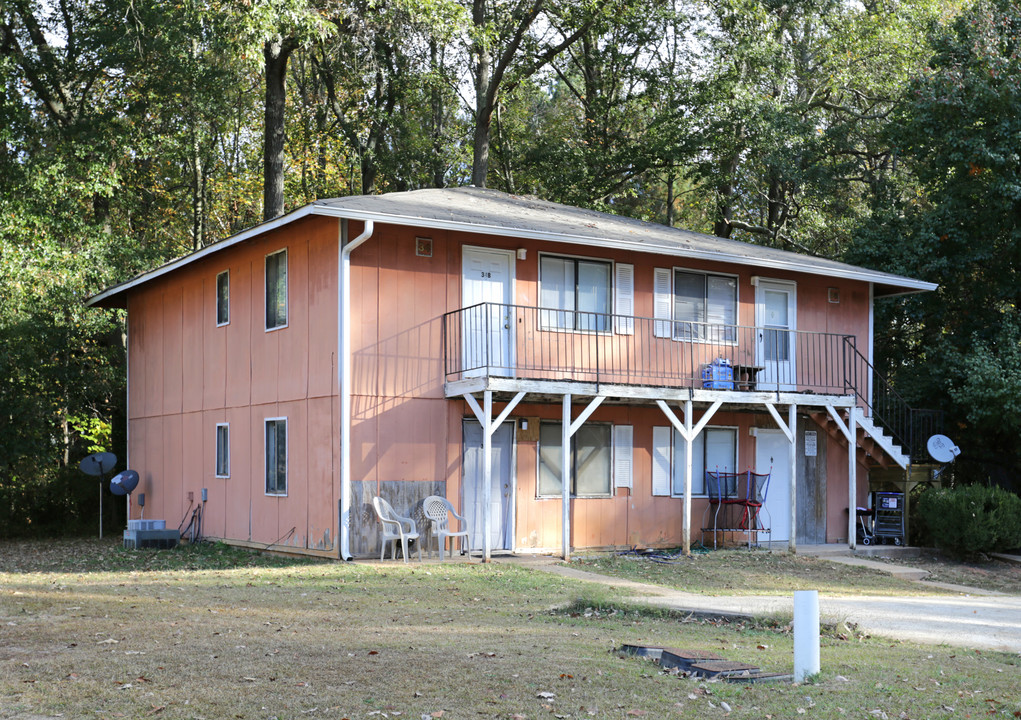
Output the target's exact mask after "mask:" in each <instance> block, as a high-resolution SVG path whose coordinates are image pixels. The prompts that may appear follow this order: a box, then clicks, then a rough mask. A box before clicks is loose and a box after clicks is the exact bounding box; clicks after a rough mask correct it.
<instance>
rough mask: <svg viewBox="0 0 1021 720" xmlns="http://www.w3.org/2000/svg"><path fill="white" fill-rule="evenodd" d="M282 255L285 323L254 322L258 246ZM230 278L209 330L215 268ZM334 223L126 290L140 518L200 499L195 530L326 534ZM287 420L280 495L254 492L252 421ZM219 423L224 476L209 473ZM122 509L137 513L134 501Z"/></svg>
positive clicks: (333, 504) (307, 540) (330, 479)
mask: <svg viewBox="0 0 1021 720" xmlns="http://www.w3.org/2000/svg"><path fill="white" fill-rule="evenodd" d="M282 248H286V249H287V254H288V318H287V320H288V322H287V326H286V327H284V328H280V329H277V330H272V331H266V330H264V327H265V315H264V308H265V271H264V264H265V256H266V255H267V254H268V253H272V252H274V251H276V250H279V249H282ZM224 270H227V271H229V277H230V321H229V323H228V324H226V325H223V326H221V327H217V322H216V276H217V275H218V274H219V273H221V272H223V271H224ZM336 298H337V222H336V221H335V220H329V219H323V218H311V219H307V220H303V221H300V222H297V223H294V224H292V225H291V226H289V227H288V228H287V229H286V230H279V231H276V232H271V233H267V234H266V235H264V236H262V237H260V238H259V239H258V240H256V241H253V242H251V243H246V244H243V245H241V246H239V247H236V248H232V250H231V251H230V252H228V253H220V254H216V255H213V256H212V257H209V258H207V259H205V260H203V261H201V262H197V263H194V264H192V265H190V266H188V267H187V268H184V269H182V270H180V271H178V272H175V273H172V274H169V275H166V276H164V277H161V278H158V279H156V280H154V281H153V282H150V283H147V284H146V285H144V286H142V287H141V288H139V289H138V290H136V291H134V292H132V293H131V294H130V295H129V296H128V363H129V368H128V372H129V378H130V381H129V388H130V390H129V398H128V403H129V422H130V428H129V447H128V454H129V462H130V464H131V466H132V467H134V468H138V469H139V470H140V474H141V479H140V483H139V487H138V489H137V490H136V493H135V497H136V498H137V494H138V493H145V497H146V505H145V509H144V511H145V516H146V517H150V518H163V519H165V520H166V521H167V525H168V527H174V526H176V525H177V524H178V523H181V522H185V521H187V520H188V518H189V517H190V513H191V512H192V510H194V508H195V507H196V506H197V505H199V504H201V491H202V489H203V488H205V489H206V490H207V492H208V501H207V502H206V503H205V505H204V508H203V533H204V534H205V535H206V536H209V537H216V538H224V539H230V540H236V541H242V542H252V543H258V544H272V543H277V544H280V545H285V546H288V547H293V548H296V549H302V550H311V551H315V550H332V549H333V548H334V547H335V542H336V534H337V502H338V500H339V492H338V488H339V477H340V475H339V462H338V459H337V454H338V447H337V441H336V438H337V433H338V404H337V370H336V354H337V301H336ZM275 417H286V418H287V434H288V473H287V494H286V496H283V497H278V496H271V495H267V494H266V492H265V459H264V458H265V454H264V447H265V439H264V432H265V427H264V426H265V419H266V418H275ZM219 423H227V424H228V426H229V437H230V477H227V478H220V477H216V472H215V470H216V426H217V424H219ZM132 512H133V516H134V517H138V516H139V514H140V510H139V508H137V507H134V508H133V510H132Z"/></svg>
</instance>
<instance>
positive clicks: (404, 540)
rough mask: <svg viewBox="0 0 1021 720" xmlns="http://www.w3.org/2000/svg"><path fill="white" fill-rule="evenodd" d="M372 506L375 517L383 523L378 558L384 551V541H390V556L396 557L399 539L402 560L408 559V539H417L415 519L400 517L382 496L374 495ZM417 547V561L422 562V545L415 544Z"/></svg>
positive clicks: (380, 557) (381, 556)
mask: <svg viewBox="0 0 1021 720" xmlns="http://www.w3.org/2000/svg"><path fill="white" fill-rule="evenodd" d="M372 508H373V509H374V510H375V511H376V517H378V518H379V522H380V523H381V524H382V525H383V540H382V542H381V543H380V544H379V559H380V560H382V559H383V554H384V553H385V552H386V541H387V540H389V541H390V557H391V558H392V559H394V560H396V559H397V541H398V540H400V541H401V549H402V550H404V562H407V561H408V541H409V540H418V528H417V527H415V521H414V520H412V519H411V518H409V517H402V516H401V515H398V514H397V512H396V511H395V510H394V509H393V508H392V507H390V503H388V502H387V501H386V500H384V499H383V498H381V497H379V496H376V497H374V498H372ZM416 548H417V549H418V561H419V562H422V545H421V543H417V544H416Z"/></svg>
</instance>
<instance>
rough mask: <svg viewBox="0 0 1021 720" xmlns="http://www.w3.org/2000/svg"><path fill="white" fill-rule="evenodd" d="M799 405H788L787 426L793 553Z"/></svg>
mask: <svg viewBox="0 0 1021 720" xmlns="http://www.w3.org/2000/svg"><path fill="white" fill-rule="evenodd" d="M797 413H798V406H797V405H795V404H794V403H791V404H790V405H789V406H788V407H787V427H788V428H790V441H791V443H790V447H789V448H788V456H787V457H788V461H789V462H790V467H791V539H790V542H789V547H790V551H791V552H792V553H794V552H797V551H798V415H797Z"/></svg>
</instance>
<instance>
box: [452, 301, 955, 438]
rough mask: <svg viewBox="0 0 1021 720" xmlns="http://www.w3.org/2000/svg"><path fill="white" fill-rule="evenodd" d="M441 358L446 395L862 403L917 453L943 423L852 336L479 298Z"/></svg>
mask: <svg viewBox="0 0 1021 720" xmlns="http://www.w3.org/2000/svg"><path fill="white" fill-rule="evenodd" d="M443 363H444V373H445V381H446V382H445V392H446V395H447V396H448V397H457V396H460V395H463V394H466V393H476V392H480V391H483V390H492V391H494V392H497V393H501V394H506V393H515V392H521V391H525V392H528V393H529V394H531V395H533V396H534V395H538V396H539V399H542V396H543V395H547V396H548V399H550V400H553V399H554V398H555V396H557V395H562V394H564V393H568V392H570V393H574V394H577V395H596V394H606V395H608V396H613V397H615V398H618V399H623V400H625V401H630V402H653V401H655V400H668V401H669V400H680V399H689V398H690V399H693V400H695V401H701V402H706V403H710V402H713V401H714V400H718V399H723V400H725V401H727V402H728V403H731V404H735V405H746V406H748V407H754V406H756V405H757V406H758V407H759V408H760V409H761V407H762V404H763V403H770V402H780V403H797V404H799V405H802V406H816V407H824V406H834V407H842V408H845V409H849V408H850V407H852V406H859V407H861V408H863V410H864V413H865V416H867V417H868V418H870V422H874V423H875V425H876V426H881V427H882V428H885V429H886V430H887V432H889V433H890V434H891V435H892V436H893V438H894V439H895V440H896V441H897V442H898V443H900V444H901V445H902V446H903V447H904V448H905V449H906V450H908V451H909V452H910V453H912V454H914V455H915V457H923V456H924V455H923V451H924V443H925V439H926V438H928V437H929V435H931V434H932V433H934V432H938V431H939V428H940V427H941V425H942V422H941V417H940V415H939V414H938V413H937V412H935V411H932V410H923V409H916V408H912V407H910V406H909V405H908V404H907V402H905V401H904V399H903V398H902V397H901V396H900V395H899V394H898V393H897V391H896V390H895V389H894V388H893V387H892V386H891V385H890V383H889V382H887V380H886V379H885V378H883V376H882V375H880V374H879V373H877V372H876V371H875V368H873V367H872V365H871V364H870V363H869V361H868V359H867V358H866V357H865V356H864V355H862V354H861V353H860V352H859V351H858V347H857V339H856V338H855V337H854V336H853V335H843V334H836V333H823V332H810V331H803V330H783V329H777V328H769V327H751V326H744V325H720V324H711V323H694V322H673V321H670V320H657V319H654V318H643V317H631V316H625V315H610V314H602V313H591V312H578V311H566V310H553V309H546V308H536V307H526V306H522V305H505V304H500V303H479V304H478V305H473V306H471V307H467V308H462V309H460V310H455V311H452V312H449V313H447V314H446V315H444V317H443ZM726 366H729V367H730V369H731V370H732V371H733V380H732V381H722V382H721V381H718V380H714V379H713V378H714V374H713V373H714V371H713V368H719V367H726ZM714 383H715V384H714Z"/></svg>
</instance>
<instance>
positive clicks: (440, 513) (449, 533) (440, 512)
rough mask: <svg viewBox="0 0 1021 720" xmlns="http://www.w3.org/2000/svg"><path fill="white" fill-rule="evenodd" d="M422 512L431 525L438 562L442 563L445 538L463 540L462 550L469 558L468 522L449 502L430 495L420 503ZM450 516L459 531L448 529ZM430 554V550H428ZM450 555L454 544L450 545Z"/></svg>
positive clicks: (470, 550) (452, 552)
mask: <svg viewBox="0 0 1021 720" xmlns="http://www.w3.org/2000/svg"><path fill="white" fill-rule="evenodd" d="M422 512H423V513H425V516H426V517H427V518H429V521H430V522H431V523H432V532H433V535H434V536H435V537H436V544H437V546H438V547H439V552H440V562H443V550H444V547H445V546H446V544H447V538H458V537H462V538H464V543H463V544H464V550H462V552H467V553H468V557H471V552H472V548H471V529H470V528H469V527H468V520H467V519H466V518H464V517H462V516H461V515H458V514H457V511H455V510H454V506H453V505H451V504H450V501H449V500H447V499H446V498H444V497H440V496H438V495H430V496H429V497H427V498H426V499H425V500H424V501H423V502H422ZM450 515H453V516H454V518H455V519H456V520H457V521H458V522H459V523H460V525H459V527H460V528H461V529H460V530H456V531H455V530H451V529H450V517H449V516H450ZM430 552H432V550H431V549H430ZM450 554H451V555H453V554H454V544H453V543H451V544H450Z"/></svg>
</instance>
